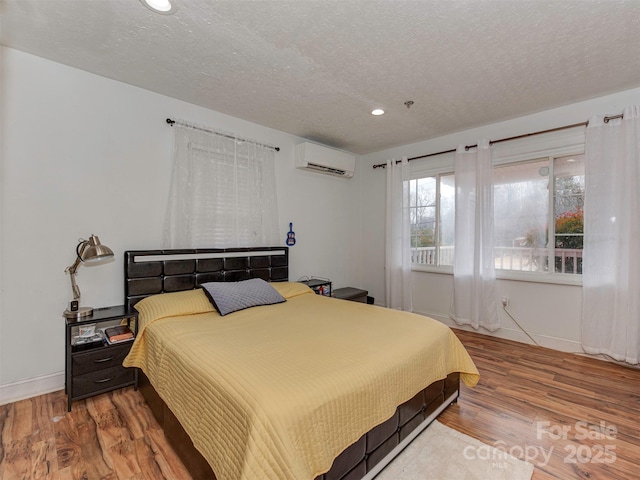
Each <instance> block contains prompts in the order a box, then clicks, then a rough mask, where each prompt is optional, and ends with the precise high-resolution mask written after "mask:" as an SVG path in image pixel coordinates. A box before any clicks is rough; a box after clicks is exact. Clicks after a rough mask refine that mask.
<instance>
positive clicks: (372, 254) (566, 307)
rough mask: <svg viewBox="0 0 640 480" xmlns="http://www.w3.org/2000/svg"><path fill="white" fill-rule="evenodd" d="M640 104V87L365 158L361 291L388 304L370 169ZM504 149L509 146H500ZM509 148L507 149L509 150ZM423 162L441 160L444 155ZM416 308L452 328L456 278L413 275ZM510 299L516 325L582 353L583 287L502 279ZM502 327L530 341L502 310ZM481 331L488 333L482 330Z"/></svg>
mask: <svg viewBox="0 0 640 480" xmlns="http://www.w3.org/2000/svg"><path fill="white" fill-rule="evenodd" d="M638 103H640V88H636V89H633V90H628V91H624V92H619V93H616V94H612V95H608V96H604V97H600V98H596V99H593V100H589V101H585V102H580V103H575V104H572V105H567V106H565V107H561V108H556V109H553V110H548V111H543V112H540V113H537V114H534V115H528V116H525V117H520V118H516V119H513V120H510V121H507V122H501V123H496V124H493V125H487V126H484V127H481V128H476V129H472V130H466V131H462V132H459V133H455V134H451V135H447V136H443V137H439V138H436V139H432V140H427V141H424V142H419V143H414V144H410V145H404V146H400V147H397V148H393V149H389V150H385V151H381V152H376V153H373V154H369V155H365V156H363V157H362V159H361V160H362V165H361V166H362V173H361V179H362V180H363V183H362V185H363V190H362V193H361V195H362V225H363V229H362V238H363V239H364V240H365V241H364V243H363V270H362V278H363V280H364V282H363V287H364V288H367V289H368V290H369V291H370V294H372V295H374V296H375V297H376V303H383V302H384V260H383V259H384V212H385V203H384V202H385V200H384V199H385V193H384V192H385V178H386V177H385V173H384V169H375V170H374V169H373V168H372V166H373V165H375V164H378V163H384V162H386V160H387V159H390V158H400V157H402V156H405V155H406V156H407V157H414V156H419V155H424V154H427V153H435V152H440V151H445V150H449V149H452V148H456V147H457V146H458V145H459V144H465V145H471V144H476V143H477V141H478V140H480V139H483V138H488V139H490V140H496V139H500V138H507V137H511V136H515V135H521V134H525V133H530V132H536V131H542V130H547V129H550V128H554V127H559V126H563V125H572V124H575V123H580V122H584V121H586V120H588V119H589V118H590V117H591V116H593V115H598V114H619V113H620V112H621V111H622V109H623V108H624V107H626V106H628V105H636V104H638ZM501 145H502V146H505V145H507V144H501ZM505 148H506V147H505ZM420 161H421V162H440V161H442V159H441V156H436V157H432V158H431V159H430V160H420ZM412 280H413V298H414V310H415V311H416V312H418V313H422V314H425V315H429V316H432V317H434V318H437V319H439V320H442V321H444V322H446V323H448V324H449V325H454V323H453V322H451V321H450V320H449V305H450V301H451V294H452V288H453V287H452V286H453V280H452V276H451V275H446V274H435V273H426V272H418V271H414V272H413V273H412ZM503 296H506V297H508V299H509V303H510V307H509V310H510V312H511V313H512V315H513V317H514V318H515V319H516V321H517V322H518V323H519V324H520V325H521V326H522V327H523V328H524V329H525V330H527V331H528V332H529V333H530V334H531V335H532V336H533V337H534V339H536V341H537V342H538V343H540V344H542V345H544V346H548V347H551V348H556V349H559V350H565V351H581V348H580V322H581V315H582V307H581V303H582V288H581V287H580V286H575V285H555V284H546V283H531V282H522V281H512V280H499V281H498V298H502V297H503ZM500 315H501V324H502V328H501V329H500V330H498V331H497V332H496V333H495V335H497V336H501V337H504V338H511V339H514V340H519V341H522V342H527V343H531V342H530V340H529V338H528V337H527V336H526V335H525V334H524V333H522V331H521V330H520V328H519V327H518V326H517V325H516V323H515V322H514V321H513V320H511V319H510V318H509V317H508V316H507V314H506V313H505V312H503V311H501V312H500ZM482 333H489V332H486V331H482Z"/></svg>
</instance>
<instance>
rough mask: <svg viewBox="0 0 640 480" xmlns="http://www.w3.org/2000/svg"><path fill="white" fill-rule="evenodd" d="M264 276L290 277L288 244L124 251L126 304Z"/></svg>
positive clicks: (278, 280)
mask: <svg viewBox="0 0 640 480" xmlns="http://www.w3.org/2000/svg"><path fill="white" fill-rule="evenodd" d="M249 278H262V279H264V280H267V281H271V282H283V281H287V280H289V248H288V247H259V248H258V247H256V248H201V249H179V250H127V251H126V252H124V303H125V306H126V307H127V308H131V307H133V306H134V305H135V304H136V303H137V302H139V301H140V300H142V299H143V298H145V297H147V296H149V295H154V294H156V293H164V292H178V291H181V290H191V289H194V288H198V287H199V286H200V285H202V284H203V283H206V282H237V281H240V280H248V279H249Z"/></svg>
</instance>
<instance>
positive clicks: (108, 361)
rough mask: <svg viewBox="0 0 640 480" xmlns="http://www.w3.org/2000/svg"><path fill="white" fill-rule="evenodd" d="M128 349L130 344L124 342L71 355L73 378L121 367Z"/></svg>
mask: <svg viewBox="0 0 640 480" xmlns="http://www.w3.org/2000/svg"><path fill="white" fill-rule="evenodd" d="M130 349H131V342H126V343H123V344H122V345H113V346H110V347H105V348H98V349H95V350H89V351H86V352H82V353H75V354H73V359H72V365H71V368H72V371H73V376H74V377H75V376H76V375H82V374H84V373H89V372H95V371H96V370H103V369H105V368H110V367H115V366H122V361H123V360H124V357H126V356H127V354H128V353H129V350H130Z"/></svg>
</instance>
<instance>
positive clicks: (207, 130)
mask: <svg viewBox="0 0 640 480" xmlns="http://www.w3.org/2000/svg"><path fill="white" fill-rule="evenodd" d="M174 123H176V121H175V120H171V119H170V118H167V124H168V125H170V126H172V127H173V124H174ZM178 125H182V126H184V127H189V128H193V129H195V130H200V131H203V132H207V133H215V134H216V135H220V136H221V137H226V138H232V139H233V140H240V141H242V142H251V143H255V144H256V145H260V146H261V147H267V148H270V149H272V150H275V151H276V152H279V151H280V147H274V146H273V145H267V144H266V143H259V142H254V141H253V140H247V139H246V138H241V137H236V136H234V135H227V134H226V133H220V132H216V131H215V130H209V129H207V128H202V127H198V126H196V125H191V124H189V123H182V122H180V123H178Z"/></svg>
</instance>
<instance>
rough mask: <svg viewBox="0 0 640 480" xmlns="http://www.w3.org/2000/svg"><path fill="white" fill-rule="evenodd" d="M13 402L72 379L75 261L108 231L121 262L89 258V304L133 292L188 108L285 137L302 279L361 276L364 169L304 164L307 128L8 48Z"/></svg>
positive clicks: (1, 191) (2, 314)
mask: <svg viewBox="0 0 640 480" xmlns="http://www.w3.org/2000/svg"><path fill="white" fill-rule="evenodd" d="M1 55H2V56H1V57H0V58H1V59H2V76H1V79H2V84H1V95H2V98H1V99H2V106H1V108H2V110H1V114H2V124H1V130H0V131H1V138H2V149H1V153H2V169H1V171H0V207H1V211H0V216H1V217H0V218H1V219H2V224H1V233H0V262H1V265H2V272H1V277H0V287H1V290H0V295H1V296H0V334H1V337H0V403H5V402H7V401H11V400H14V399H16V398H18V397H26V396H30V395H34V394H38V393H43V391H45V390H56V389H60V388H62V387H63V375H62V372H63V370H64V319H63V318H62V312H63V310H64V309H65V308H66V306H67V303H68V301H69V299H70V298H71V287H70V282H69V277H68V275H67V274H65V273H64V269H65V267H67V266H68V265H70V264H71V263H72V262H73V261H74V256H75V253H74V249H75V246H76V244H77V240H78V238H80V237H83V238H86V237H87V236H88V235H90V234H92V233H95V234H96V235H99V237H100V239H101V241H102V242H103V243H104V244H105V245H108V246H109V247H111V248H112V249H113V251H114V253H115V259H114V261H113V262H111V263H108V264H105V265H100V266H84V265H83V266H81V267H80V269H79V270H78V278H77V279H78V284H79V285H80V288H81V290H82V304H83V305H90V306H94V307H102V306H108V305H116V304H121V303H122V297H123V285H122V284H123V274H122V271H123V252H124V251H125V250H127V249H146V248H158V247H160V239H161V231H162V223H163V219H164V213H165V206H166V199H167V195H168V188H169V183H170V175H171V165H172V142H173V131H172V129H171V127H169V126H167V125H166V123H165V119H166V118H167V117H172V118H182V119H185V120H188V121H192V122H195V123H199V124H204V125H208V126H211V127H213V128H218V129H221V130H225V131H228V132H233V133H235V134H237V135H239V136H242V137H246V138H251V139H255V140H257V141H260V142H263V143H268V144H272V145H276V146H279V147H280V148H281V150H280V152H279V153H276V165H277V167H276V173H277V186H278V205H279V215H280V224H281V231H282V245H284V241H285V239H286V233H287V231H288V226H289V222H293V227H294V230H295V232H296V239H297V244H296V245H295V246H294V247H292V248H291V249H290V279H291V280H296V279H297V278H299V277H300V276H302V275H320V276H325V277H329V278H331V279H332V280H333V281H334V286H335V287H340V286H346V285H359V284H360V283H361V282H360V270H359V266H360V264H359V257H358V255H359V253H358V252H359V246H360V241H359V240H360V239H359V234H358V232H359V230H360V229H359V224H358V220H357V219H358V218H359V215H358V213H359V203H358V202H359V184H360V180H359V178H358V177H359V176H360V171H359V170H361V169H359V168H358V167H357V169H356V173H355V176H354V178H353V179H341V178H336V177H330V176H324V175H320V174H315V173H311V172H306V171H301V170H297V169H295V168H294V166H293V163H294V146H295V145H296V144H297V143H300V142H301V141H302V139H300V138H298V137H295V136H292V135H288V134H285V133H283V132H279V131H276V130H273V129H269V128H266V127H262V126H260V125H256V124H252V123H249V122H245V121H242V120H240V119H237V118H233V117H229V116H226V115H223V114H221V113H218V112H214V111H211V110H207V109H204V108H200V107H197V106H195V105H191V104H188V103H185V102H181V101H178V100H175V99H171V98H168V97H165V96H162V95H158V94H155V93H152V92H149V91H146V90H142V89H139V88H136V87H133V86H130V85H127V84H123V83H120V82H116V81H113V80H109V79H107V78H103V77H99V76H96V75H92V74H89V73H87V72H83V71H81V70H77V69H73V68H70V67H67V66H64V65H61V64H57V63H54V62H50V61H48V60H44V59H42V58H39V57H35V56H32V55H29V54H26V53H23V52H20V51H17V50H13V49H8V48H2V50H1Z"/></svg>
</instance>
